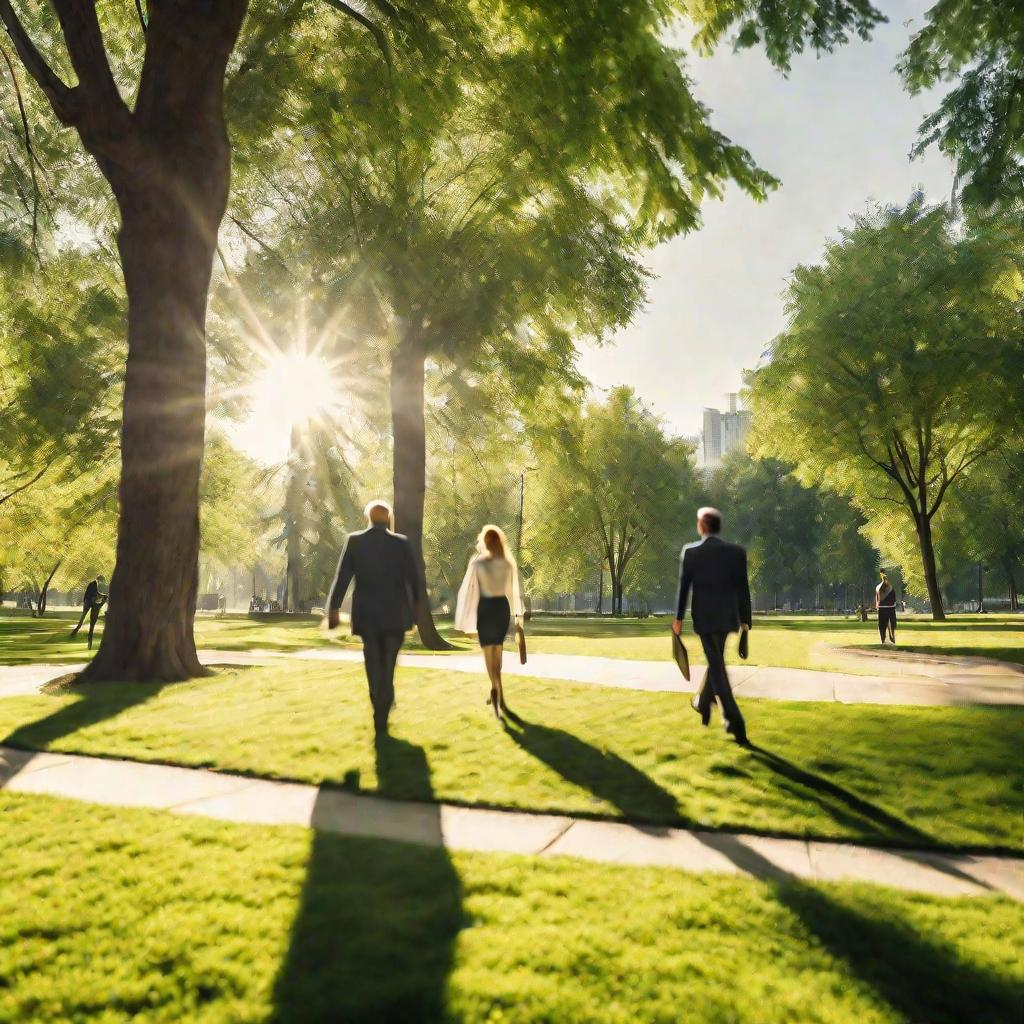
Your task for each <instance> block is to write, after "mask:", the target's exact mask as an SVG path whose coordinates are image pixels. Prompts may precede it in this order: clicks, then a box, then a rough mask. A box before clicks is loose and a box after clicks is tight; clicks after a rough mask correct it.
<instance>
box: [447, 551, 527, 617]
mask: <svg viewBox="0 0 1024 1024" xmlns="http://www.w3.org/2000/svg"><path fill="white" fill-rule="evenodd" d="M481 597H505V598H508V606H509V609H510V610H511V612H512V615H513V616H514V617H515V618H520V617H521V616H522V614H523V598H522V594H521V591H520V587H519V570H518V569H517V568H516V565H515V563H514V562H510V561H508V560H507V559H504V558H491V556H490V555H477V556H476V557H474V558H471V559H470V560H469V565H468V566H466V575H465V576H464V577H463V580H462V586H461V587H459V599H458V601H457V602H456V605H455V628H456V629H457V630H459V631H460V632H462V633H475V632H476V612H477V608H478V607H479V605H480V598H481Z"/></svg>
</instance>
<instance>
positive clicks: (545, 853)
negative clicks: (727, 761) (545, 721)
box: [0, 747, 1024, 902]
mask: <svg viewBox="0 0 1024 1024" xmlns="http://www.w3.org/2000/svg"><path fill="white" fill-rule="evenodd" d="M0 789H5V790H7V791H9V792H12V793H34V794H45V795H48V796H59V797H65V798H70V799H73V800H83V801H88V802H90V803H98V804H107V805H111V806H122V807H151V808H158V809H161V810H165V811H170V812H172V813H174V814H195V815H199V816H202V817H207V818H216V819H219V820H221V821H231V822H248V823H252V824H259V825H302V826H307V827H312V828H316V829H318V830H320V831H325V832H336V833H339V834H341V835H351V836H373V837H376V838H380V839H390V840H396V841H399V842H408V843H419V844H422V845H428V846H445V847H448V848H450V849H453V850H473V851H477V852H487V853H495V852H502V853H515V854H521V855H528V856H530V855H532V856H536V857H557V856H569V857H579V858H582V859H584V860H591V861H600V862H603V863H611V864H632V865H655V866H659V867H667V868H677V869H681V870H685V871H696V872H702V871H708V872H713V873H720V874H731V875H743V876H747V877H753V878H768V879H782V878H799V879H805V880H808V881H840V880H844V881H848V880H853V881H862V882H872V883H876V884H878V883H880V884H884V885H889V886H895V887H896V888H899V889H909V890H912V891H916V892H926V893H932V894H934V895H939V896H977V895H983V894H985V893H1002V894H1004V895H1007V896H1010V897H1011V898H1013V899H1016V900H1018V901H1022V902H1024V859H1021V858H1016V857H1009V856H1006V857H995V856H986V857H981V856H968V855H951V854H939V853H932V852H927V853H925V852H914V851H893V850H878V849H872V848H869V847H863V846H854V845H850V844H847V843H823V842H815V841H804V840H799V839H770V838H765V837H762V836H751V835H741V834H735V833H725V832H701V831H692V830H689V829H680V828H657V827H648V826H637V825H630V824H628V823H624V822H610V821H589V820H585V819H578V818H572V817H565V816H559V815H546V814H527V813H518V812H513V811H493V810H483V809H480V808H471V807H455V806H451V805H448V804H424V803H406V802H400V801H392V800H383V799H380V798H378V797H371V796H360V795H357V794H354V793H345V792H342V791H340V790H332V789H321V788H318V787H316V786H308V785H299V784H297V783H288V782H272V781H270V780H262V779H249V778H244V777H241V776H237V775H227V774H221V773H218V772H212V771H207V770H205V769H197V768H174V767H168V766H164V765H152V764H141V763H138V762H133V761H116V760H107V759H103V758H94V757H80V756H77V755H71V754H50V753H33V752H28V751H20V750H13V749H11V748H9V747H0Z"/></svg>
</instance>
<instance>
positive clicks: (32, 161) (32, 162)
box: [0, 46, 39, 259]
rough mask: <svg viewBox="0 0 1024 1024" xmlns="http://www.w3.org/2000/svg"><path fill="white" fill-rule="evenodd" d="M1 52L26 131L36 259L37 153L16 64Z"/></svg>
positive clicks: (37, 217) (33, 244) (4, 52)
mask: <svg viewBox="0 0 1024 1024" xmlns="http://www.w3.org/2000/svg"><path fill="white" fill-rule="evenodd" d="M0 54H3V58H4V63H5V64H6V65H7V70H8V71H9V72H10V73H11V82H12V84H13V85H14V95H15V96H16V97H17V99H18V112H19V113H20V114H21V127H22V129H23V130H24V132H25V152H26V153H27V154H28V169H29V173H30V174H31V175H32V248H33V249H35V251H36V259H38V258H39V250H38V248H37V247H36V239H37V236H38V234H39V180H38V179H37V178H36V155H35V152H34V151H33V149H32V135H31V133H30V132H29V128H28V115H27V114H26V113H25V101H24V99H22V95H21V86H19V85H18V76H17V75H16V74H15V73H14V65H13V64H12V63H11V58H10V57H8V56H7V51H6V50H5V49H4V48H3V47H2V46H0Z"/></svg>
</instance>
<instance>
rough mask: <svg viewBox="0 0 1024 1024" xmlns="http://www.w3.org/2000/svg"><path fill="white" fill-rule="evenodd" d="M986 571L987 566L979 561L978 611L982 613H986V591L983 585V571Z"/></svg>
mask: <svg viewBox="0 0 1024 1024" xmlns="http://www.w3.org/2000/svg"><path fill="white" fill-rule="evenodd" d="M984 571H985V566H983V565H982V564H981V562H979V563H978V611H979V612H980V613H981V614H982V615H984V614H985V591H984V589H983V585H982V573H984Z"/></svg>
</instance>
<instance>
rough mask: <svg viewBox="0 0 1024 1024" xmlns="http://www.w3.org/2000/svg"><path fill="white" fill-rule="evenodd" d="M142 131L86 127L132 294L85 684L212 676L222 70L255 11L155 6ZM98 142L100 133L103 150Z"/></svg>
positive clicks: (223, 173) (231, 2) (238, 0)
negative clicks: (201, 602)
mask: <svg viewBox="0 0 1024 1024" xmlns="http://www.w3.org/2000/svg"><path fill="white" fill-rule="evenodd" d="M150 10H151V15H152V17H151V20H150V24H149V32H148V36H147V55H146V63H145V67H144V70H143V74H142V80H141V82H140V86H139V98H138V101H137V103H136V109H135V112H134V115H133V118H132V125H133V127H132V128H131V129H130V130H128V129H123V131H124V132H125V140H124V142H123V144H122V145H118V144H115V143H113V142H111V141H110V140H109V139H104V137H103V135H102V132H100V131H98V130H97V126H96V125H91V126H90V133H86V131H85V130H83V131H82V137H83V142H84V143H85V144H86V146H87V148H90V149H91V151H93V152H95V153H96V157H97V162H98V163H99V165H100V168H101V169H102V170H103V172H104V174H105V175H106V177H107V179H108V181H109V182H110V185H111V188H112V190H113V192H114V195H115V197H116V199H117V203H118V208H119V211H120V214H121V229H120V232H119V234H118V240H117V241H118V249H119V250H120V253H121V263H122V268H123V271H124V280H125V287H126V291H127V295H128V361H127V368H126V374H125V386H124V412H123V420H122V426H121V482H120V490H119V502H120V520H119V525H118V537H117V562H116V565H115V568H114V573H113V576H112V578H111V581H110V604H109V612H108V614H107V621H106V627H105V629H104V633H103V639H102V642H101V644H100V649H99V652H98V653H97V655H96V657H95V659H94V660H93V662H92V663H91V665H90V666H89V667H88V668H87V669H86V670H85V672H84V673H83V674H82V678H83V679H84V680H139V681H143V680H159V681H170V680H178V679H187V678H190V677H192V676H199V675H203V674H205V672H204V669H203V668H202V666H201V665H200V664H199V658H198V656H197V654H196V645H195V640H194V637H193V619H194V617H195V609H196V592H197V589H198V583H199V475H200V470H201V467H202V458H203V443H204V432H205V420H206V301H207V291H208V289H209V284H210V275H211V272H212V269H213V257H214V252H215V247H216V242H217V231H218V228H219V226H220V222H221V219H222V217H223V216H224V211H225V208H226V205H227V198H228V188H229V178H230V162H231V149H230V144H229V142H228V137H227V130H226V125H225V122H224V110H223V85H224V72H225V67H226V64H227V59H228V56H229V55H230V53H231V50H232V48H233V47H234V43H235V40H236V39H237V36H238V32H239V29H240V28H241V22H242V17H243V14H244V11H245V3H244V2H243V0H222V2H220V3H218V4H216V5H208V4H189V5H180V4H179V5H173V4H172V5H164V4H160V5H156V4H154V5H152V7H151V9H150ZM90 143H95V147H93V146H91V145H90Z"/></svg>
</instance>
